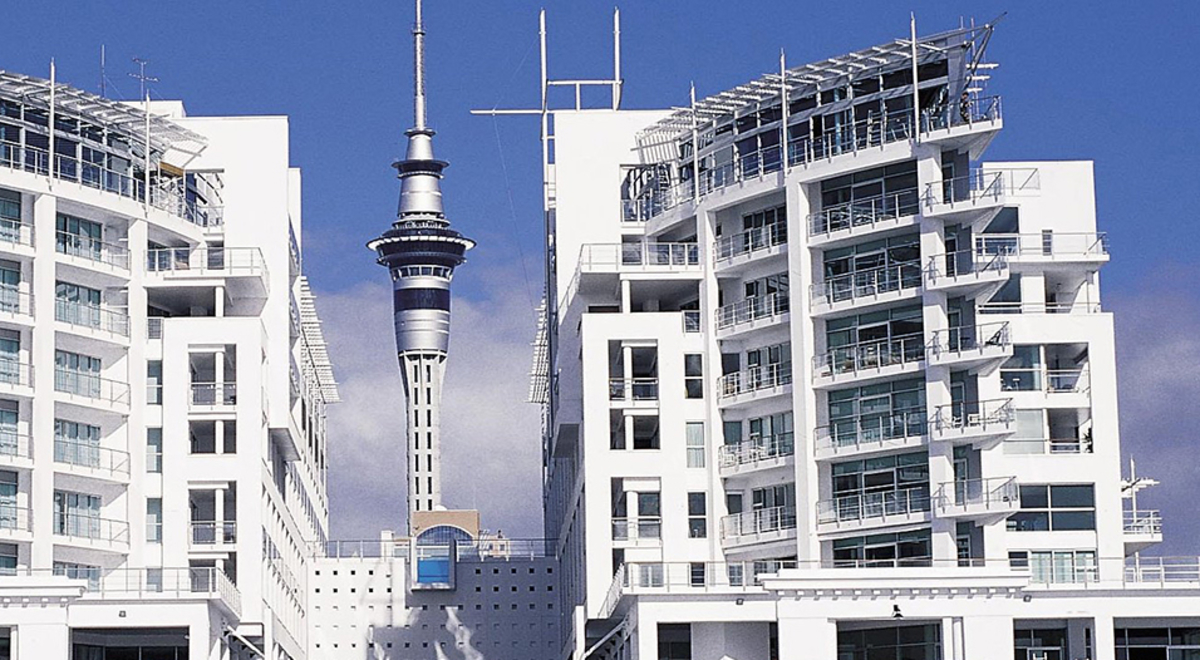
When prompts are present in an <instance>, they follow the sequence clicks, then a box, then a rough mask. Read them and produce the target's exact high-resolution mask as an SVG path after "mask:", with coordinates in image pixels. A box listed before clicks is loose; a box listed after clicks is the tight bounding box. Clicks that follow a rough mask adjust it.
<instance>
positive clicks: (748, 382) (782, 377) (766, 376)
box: [717, 362, 792, 399]
mask: <svg viewBox="0 0 1200 660" xmlns="http://www.w3.org/2000/svg"><path fill="white" fill-rule="evenodd" d="M791 384H792V363H790V362H784V363H781V364H768V365H764V366H761V367H751V368H749V369H746V370H745V371H735V372H733V373H731V374H725V375H724V376H721V379H720V380H719V381H717V392H718V394H719V396H720V398H722V399H726V398H729V397H735V396H739V395H742V394H750V393H753V392H758V391H761V390H773V389H775V388H778V387H783V386H785V385H791Z"/></svg>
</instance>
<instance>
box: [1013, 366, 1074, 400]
mask: <svg viewBox="0 0 1200 660" xmlns="http://www.w3.org/2000/svg"><path fill="white" fill-rule="evenodd" d="M1090 389H1091V375H1090V372H1089V371H1088V369H1087V367H1080V368H1077V369H1046V368H1044V367H1028V368H1026V367H1020V368H1014V367H1008V368H1001V369H1000V390H1001V391H1002V392H1045V393H1047V394H1066V393H1075V392H1087V391H1089V390H1090Z"/></svg>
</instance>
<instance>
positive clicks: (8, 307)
mask: <svg viewBox="0 0 1200 660" xmlns="http://www.w3.org/2000/svg"><path fill="white" fill-rule="evenodd" d="M0 313H5V314H22V315H25V316H30V315H32V314H33V295H32V294H29V293H25V292H24V291H21V290H20V289H18V288H17V287H15V286H12V285H8V284H5V285H0Z"/></svg>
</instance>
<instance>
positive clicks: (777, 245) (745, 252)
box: [713, 222, 787, 273]
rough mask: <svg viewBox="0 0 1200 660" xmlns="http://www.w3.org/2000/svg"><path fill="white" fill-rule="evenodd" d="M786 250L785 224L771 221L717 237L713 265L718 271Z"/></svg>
mask: <svg viewBox="0 0 1200 660" xmlns="http://www.w3.org/2000/svg"><path fill="white" fill-rule="evenodd" d="M786 250H787V224H785V223H783V222H773V223H771V224H769V225H765V226H763V227H755V228H754V229H751V230H749V231H744V232H742V233H740V234H734V235H732V236H722V237H721V238H718V239H717V244H716V250H715V253H714V255H713V265H714V268H715V269H716V271H717V272H718V273H720V272H722V271H728V270H730V269H732V268H734V267H736V266H740V265H743V264H747V263H750V262H753V261H757V260H759V259H761V258H764V257H769V256H774V255H777V254H783V253H784V251H786Z"/></svg>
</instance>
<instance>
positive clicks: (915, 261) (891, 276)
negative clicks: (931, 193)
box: [824, 234, 921, 303]
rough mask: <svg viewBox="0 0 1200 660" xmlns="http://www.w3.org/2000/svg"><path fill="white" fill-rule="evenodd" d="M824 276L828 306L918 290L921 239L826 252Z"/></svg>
mask: <svg viewBox="0 0 1200 660" xmlns="http://www.w3.org/2000/svg"><path fill="white" fill-rule="evenodd" d="M824 275H825V296H826V299H827V302H830V303H834V302H838V301H841V300H850V299H853V298H855V297H858V296H869V295H876V294H879V293H886V292H888V291H899V290H900V289H911V288H913V287H917V286H920V284H921V245H920V236H919V235H917V234H907V235H905V236H895V237H892V238H887V239H880V240H878V241H871V242H869V243H860V244H858V245H853V246H851V247H847V248H839V249H836V250H826V251H825V267H824Z"/></svg>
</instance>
